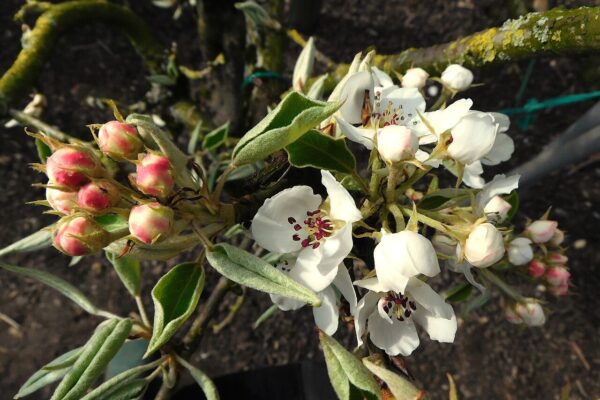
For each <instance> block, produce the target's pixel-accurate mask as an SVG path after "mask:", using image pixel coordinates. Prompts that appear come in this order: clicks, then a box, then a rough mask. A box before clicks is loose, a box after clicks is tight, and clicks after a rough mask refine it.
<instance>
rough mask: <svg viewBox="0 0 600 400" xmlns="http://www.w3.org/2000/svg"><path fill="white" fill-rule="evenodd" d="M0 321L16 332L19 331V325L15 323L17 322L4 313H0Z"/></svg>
mask: <svg viewBox="0 0 600 400" xmlns="http://www.w3.org/2000/svg"><path fill="white" fill-rule="evenodd" d="M0 321H4V322H6V323H7V324H8V325H10V326H11V327H13V328H14V329H15V330H17V331H20V330H21V325H19V324H18V323H17V321H15V320H14V319H12V318H11V317H9V316H8V315H6V314H4V313H1V312H0Z"/></svg>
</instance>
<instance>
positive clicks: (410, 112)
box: [374, 86, 425, 129]
mask: <svg viewBox="0 0 600 400" xmlns="http://www.w3.org/2000/svg"><path fill="white" fill-rule="evenodd" d="M377 90H378V89H377V88H376V91H377ZM374 108H375V110H374V111H375V112H376V113H378V114H381V115H382V116H383V117H382V120H383V121H384V122H389V123H390V124H391V125H405V126H407V127H409V128H410V129H416V128H417V127H418V126H419V125H421V124H422V121H421V118H420V117H419V114H423V113H424V112H425V99H424V98H423V95H422V94H421V92H419V89H416V88H400V87H398V86H390V87H387V88H383V89H382V90H381V101H380V103H379V105H377V106H376V107H374ZM386 109H387V110H391V111H392V113H391V115H389V116H387V117H386V116H385V115H384V112H385V111H386Z"/></svg>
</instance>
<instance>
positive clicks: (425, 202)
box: [418, 188, 469, 210]
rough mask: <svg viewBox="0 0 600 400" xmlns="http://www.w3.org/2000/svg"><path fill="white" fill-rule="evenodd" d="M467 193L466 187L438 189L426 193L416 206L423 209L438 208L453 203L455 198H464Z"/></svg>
mask: <svg viewBox="0 0 600 400" xmlns="http://www.w3.org/2000/svg"><path fill="white" fill-rule="evenodd" d="M468 194H469V190H468V189H454V188H447V189H440V190H436V191H435V192H432V193H430V194H427V195H425V196H424V197H423V199H421V201H420V202H419V204H418V207H419V208H420V209H423V210H439V209H442V208H445V207H449V206H451V205H453V204H454V203H455V200H456V199H457V198H464V197H465V196H467V195H468Z"/></svg>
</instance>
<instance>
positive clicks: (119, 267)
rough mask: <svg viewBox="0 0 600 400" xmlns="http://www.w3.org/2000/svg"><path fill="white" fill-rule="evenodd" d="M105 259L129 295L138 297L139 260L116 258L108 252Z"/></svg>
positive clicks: (140, 277) (123, 257)
mask: <svg viewBox="0 0 600 400" xmlns="http://www.w3.org/2000/svg"><path fill="white" fill-rule="evenodd" d="M106 258H107V259H108V261H110V263H111V264H112V265H113V267H114V268H115V271H116V272H117V275H119V278H121V282H123V285H125V287H126V288H127V290H128V291H129V293H131V295H132V296H134V297H135V296H138V295H139V294H140V288H141V283H142V273H141V269H140V262H139V260H136V259H135V258H132V257H128V256H121V257H117V255H116V254H114V253H108V252H107V253H106Z"/></svg>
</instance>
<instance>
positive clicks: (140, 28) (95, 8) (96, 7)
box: [0, 0, 164, 115]
mask: <svg viewBox="0 0 600 400" xmlns="http://www.w3.org/2000/svg"><path fill="white" fill-rule="evenodd" d="M44 4H46V3H44ZM42 9H43V12H42V14H41V15H40V16H39V18H38V19H37V21H36V23H35V26H34V27H33V29H32V30H31V32H30V33H29V37H28V38H27V44H26V46H24V48H23V49H22V50H21V52H20V53H19V55H18V57H17V59H16V60H15V62H14V63H13V65H12V66H11V67H10V68H9V69H8V71H6V73H4V75H3V76H2V78H0V115H3V114H5V113H6V112H7V111H8V108H9V107H10V106H11V105H13V103H14V102H16V101H18V100H19V98H21V97H22V96H24V95H26V94H27V92H28V91H29V89H30V88H31V86H32V85H33V84H34V81H35V79H36V78H37V76H38V75H39V74H40V72H41V70H42V68H43V66H44V63H45V62H46V61H47V60H48V58H49V57H50V54H51V53H52V50H53V48H54V45H55V44H56V41H57V39H58V38H59V36H60V34H62V33H63V32H64V31H66V30H68V29H71V28H74V27H77V26H81V25H86V24H90V23H103V24H106V25H109V26H113V27H115V28H118V29H122V30H123V31H124V33H125V34H127V36H128V37H129V40H130V41H131V43H132V45H133V47H134V48H135V50H136V51H137V52H138V54H139V55H140V56H141V57H142V59H143V60H144V63H145V64H146V66H147V67H148V69H149V70H150V71H151V72H153V73H154V72H158V71H159V70H160V63H161V59H162V58H163V57H162V56H163V50H164V49H163V48H162V46H160V45H159V44H158V42H157V40H156V38H155V37H154V34H153V33H152V31H151V30H150V28H149V27H148V26H147V25H146V23H145V22H144V21H143V20H142V19H141V18H140V17H138V16H137V15H136V14H134V13H133V12H132V11H131V10H130V9H129V8H127V7H123V6H120V5H117V4H112V3H108V2H106V1H104V0H76V1H67V2H64V3H58V4H51V5H50V4H49V3H48V4H46V5H45V7H43V8H42Z"/></svg>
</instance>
